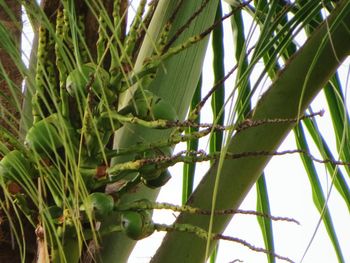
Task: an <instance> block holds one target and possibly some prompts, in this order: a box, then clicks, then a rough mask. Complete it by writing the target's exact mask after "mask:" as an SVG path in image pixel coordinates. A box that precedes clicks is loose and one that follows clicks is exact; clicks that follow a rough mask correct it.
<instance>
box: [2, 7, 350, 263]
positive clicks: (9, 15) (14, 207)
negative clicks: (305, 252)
mask: <svg viewBox="0 0 350 263" xmlns="http://www.w3.org/2000/svg"><path fill="white" fill-rule="evenodd" d="M14 2H15V3H16V4H14ZM228 2H229V4H230V12H229V13H227V14H226V15H223V13H222V3H221V2H219V1H218V0H203V1H183V0H176V1H167V0H154V1H146V0H141V1H139V2H137V4H136V2H131V1H125V0H115V1H97V0H79V1H70V0H54V1H41V3H40V5H39V4H37V3H36V1H21V2H19V1H18V2H17V1H0V3H1V6H2V10H3V11H2V12H1V13H0V20H1V23H0V30H1V33H2V34H1V35H2V38H1V40H0V45H1V50H0V51H1V53H0V58H1V78H2V82H1V90H2V94H1V95H2V98H1V101H2V104H1V105H2V112H3V113H4V114H2V116H1V117H2V119H1V121H2V123H4V124H2V128H1V131H2V132H1V142H2V143H1V148H0V150H1V156H2V160H1V162H0V171H1V180H0V182H1V186H2V191H1V210H0V211H1V214H0V216H1V233H2V235H1V237H2V238H1V240H0V241H1V243H2V244H4V246H5V245H6V246H7V247H8V248H9V249H6V250H5V249H2V250H1V257H0V258H1V259H3V262H13V261H11V257H12V260H13V259H14V258H13V256H12V255H13V253H15V254H19V259H18V260H17V259H16V260H17V261H20V260H21V261H22V262H32V261H37V262H51V261H52V262H79V261H82V262H94V261H96V262H126V261H127V259H128V257H129V255H130V253H131V250H132V248H133V247H134V245H135V243H136V242H137V241H138V240H141V239H143V238H146V237H148V236H149V235H151V234H152V233H154V232H155V231H166V232H167V233H166V236H165V238H164V240H163V242H162V244H161V246H160V247H159V249H158V250H157V252H156V253H155V254H154V256H153V257H152V259H151V262H154V263H156V262H203V261H205V259H207V258H209V257H210V256H211V255H214V256H213V257H212V259H213V260H215V259H214V258H215V247H216V245H217V241H218V240H220V239H226V240H230V241H234V242H239V243H241V244H243V245H245V246H247V247H249V248H251V249H252V250H255V251H257V252H264V253H265V254H266V255H267V259H268V261H269V262H275V260H276V259H277V258H279V259H282V260H285V261H291V259H289V258H287V257H284V256H283V255H279V254H277V253H276V252H275V250H274V242H273V232H272V221H273V220H278V218H276V217H273V216H271V215H270V211H269V200H268V194H267V191H268V188H267V186H266V184H265V175H264V174H263V172H264V167H265V166H266V164H267V163H268V162H269V160H270V159H271V158H272V157H273V156H274V155H283V154H288V153H298V154H300V156H301V159H302V161H303V163H304V167H305V171H306V172H307V175H308V177H309V180H310V185H311V187H312V189H313V194H314V196H313V198H314V204H315V207H316V208H317V209H318V210H319V211H320V215H321V218H322V223H323V224H324V225H325V227H326V229H327V233H328V235H329V238H330V240H331V242H332V244H333V248H334V250H335V252H336V255H337V258H338V261H339V262H345V259H344V256H343V253H342V251H341V249H340V245H339V241H338V238H337V235H336V233H335V230H334V226H333V223H332V219H331V215H330V213H329V211H328V208H327V196H324V194H323V190H322V187H321V185H320V183H319V178H318V174H317V173H316V170H315V168H314V162H321V163H324V164H325V166H326V168H327V170H328V171H329V172H330V174H331V176H332V177H331V181H332V185H333V184H334V187H335V189H336V190H337V191H338V192H339V193H340V195H341V196H342V197H343V200H344V201H345V204H346V205H348V206H349V200H350V199H349V196H350V195H349V189H348V185H347V183H346V178H345V177H346V175H345V174H347V173H348V172H349V171H348V160H349V154H350V152H348V149H347V148H346V145H347V140H348V115H347V111H346V109H345V106H344V105H345V96H344V92H345V91H344V84H342V83H343V82H342V81H341V78H340V76H339V74H338V69H339V67H340V66H341V65H342V63H343V61H344V60H345V59H346V58H347V56H348V54H349V52H350V45H349V43H350V33H349V29H348V26H347V25H348V24H349V22H350V3H349V2H348V1H346V0H344V1H320V2H318V1H294V2H289V1H280V0H276V1H264V0H257V1H246V2H240V1H228ZM21 6H22V7H23V10H25V12H26V13H27V14H28V17H29V21H30V24H31V26H32V28H33V30H34V32H35V35H36V37H35V38H34V40H33V44H32V51H31V52H32V55H31V58H30V61H29V67H28V68H27V67H26V66H25V65H24V62H23V59H22V57H21V49H20V40H19V34H20V32H21V30H22V26H23V25H22V22H21V19H20V7H21ZM243 16H244V17H245V18H243ZM247 17H249V19H251V21H252V24H253V25H254V27H256V30H254V32H259V33H258V35H257V36H254V40H252V36H251V35H250V34H249V33H248V34H247V30H245V26H246V21H247V20H246V19H248V18H247ZM224 20H226V21H230V23H231V31H232V33H233V34H232V38H233V42H234V50H235V57H234V58H232V59H235V61H236V62H237V65H236V66H235V67H234V68H233V69H227V68H226V69H225V65H224V62H223V61H224V60H223V58H224V51H225V50H227V49H228V48H232V47H227V46H225V43H224V41H223V29H222V22H223V21H224ZM128 21H131V23H128ZM9 29H10V30H9ZM210 35H212V46H213V56H214V64H213V74H214V76H215V84H214V86H213V88H212V89H211V90H210V92H209V93H207V94H202V95H201V91H203V87H202V85H201V81H200V79H201V72H202V67H203V60H204V57H205V55H206V52H207V45H208V39H209V36H210ZM301 35H302V36H303V37H304V38H305V39H306V40H305V41H302V43H300V42H297V40H298V38H299V37H300V36H301ZM252 41H254V43H253V44H252ZM261 63H262V64H263V65H264V67H263V71H262V72H261V73H260V74H259V75H258V77H257V78H256V77H255V75H256V67H257V65H258V64H261ZM232 74H235V84H234V88H233V89H231V90H228V88H227V87H225V81H226V79H227V78H228V77H230V76H231V75H232ZM266 78H268V79H270V80H271V85H270V86H269V87H268V89H267V90H266V91H265V92H264V93H263V95H262V96H260V97H259V98H258V100H256V95H257V93H258V92H259V89H260V86H261V85H262V83H263V81H264V80H265V79H266ZM23 80H24V83H25V85H24V90H23V92H20V91H21V90H22V81H23ZM321 90H322V91H323V92H324V94H325V96H326V100H327V103H328V105H329V111H330V115H331V119H332V121H333V127H332V128H333V129H334V134H335V136H336V141H337V153H336V154H337V155H339V159H336V158H334V157H333V155H334V154H335V153H332V152H331V151H330V148H329V145H328V144H327V140H326V139H325V138H324V135H323V134H322V132H321V131H320V130H319V129H318V128H317V117H318V116H319V115H322V112H313V111H312V108H310V106H309V105H310V103H311V101H312V100H313V99H314V98H315V96H316V95H317V94H318V93H319V92H320V91H321ZM225 91H226V95H225ZM209 98H210V99H211V107H212V110H213V116H214V118H213V119H214V121H213V122H212V123H210V124H204V123H200V122H199V120H200V117H201V109H202V107H203V105H204V104H205V103H206V102H207V100H208V99H209ZM225 115H226V118H227V122H226V123H224V119H225V118H224V116H225ZM292 130H294V133H295V139H296V142H297V145H298V149H295V150H290V151H285V152H277V148H278V146H279V145H280V144H281V143H282V142H283V140H284V138H285V137H286V136H287V135H288V134H289V133H290V132H291V131H292ZM305 130H307V132H308V133H309V134H310V135H311V136H310V138H311V139H309V140H308V141H307V139H306V137H305ZM223 135H225V137H223ZM205 136H209V137H210V149H209V150H208V151H207V152H204V151H201V150H200V149H198V140H199V139H200V138H203V137H205ZM184 141H185V142H187V147H188V148H187V150H186V151H183V152H180V153H178V154H172V151H173V148H174V146H176V145H177V144H178V143H179V142H184ZM311 141H312V143H313V144H314V145H316V147H317V148H318V151H319V153H320V154H321V155H322V159H316V158H315V157H314V155H313V154H311V153H310V150H309V145H310V144H311ZM199 161H210V169H209V170H208V171H207V172H206V174H205V175H204V177H203V179H202V180H201V182H200V183H199V185H198V186H197V187H196V188H195V189H193V177H194V171H195V164H196V162H199ZM178 162H184V163H185V165H184V172H183V182H184V184H183V191H182V192H183V194H182V199H183V203H184V204H183V205H182V206H175V205H171V204H164V203H157V202H155V198H156V196H157V194H158V193H159V189H160V188H161V187H162V186H163V185H164V184H166V182H167V181H168V180H169V179H170V177H171V174H170V173H169V170H168V167H169V166H172V165H174V164H175V163H178ZM338 166H344V169H339V168H338ZM254 185H256V187H257V189H258V211H256V212H254V214H256V215H257V216H259V223H260V226H261V232H262V234H263V236H264V241H265V248H256V247H254V246H253V245H252V244H250V243H248V242H246V241H244V240H241V239H237V238H233V237H228V236H224V235H222V233H223V231H224V229H225V227H226V226H227V224H228V223H229V221H230V220H231V218H232V216H233V214H234V213H236V212H238V211H239V210H238V209H239V206H240V204H241V203H242V201H243V200H244V197H245V196H246V195H247V193H248V191H249V190H250V189H251V188H252V187H253V186H254ZM164 208H166V209H170V210H174V211H177V212H180V215H179V216H178V217H177V219H176V221H175V223H171V224H168V225H163V224H157V223H155V222H153V221H152V217H151V214H152V211H154V210H156V209H164ZM284 220H287V221H293V220H292V219H288V218H284ZM34 240H36V242H35V241H34ZM2 247H3V246H2ZM213 251H214V252H213Z"/></svg>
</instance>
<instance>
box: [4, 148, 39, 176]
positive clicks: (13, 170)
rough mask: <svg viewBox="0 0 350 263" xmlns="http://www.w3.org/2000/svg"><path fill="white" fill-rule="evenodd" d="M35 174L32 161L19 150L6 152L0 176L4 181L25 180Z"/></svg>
mask: <svg viewBox="0 0 350 263" xmlns="http://www.w3.org/2000/svg"><path fill="white" fill-rule="evenodd" d="M34 175H35V172H34V167H33V166H32V165H31V163H30V161H29V160H28V159H26V158H25V156H24V155H23V154H22V153H21V152H20V151H18V150H13V151H11V152H9V153H8V154H6V155H5V156H4V157H3V158H2V160H1V161H0V176H2V177H3V179H4V181H5V182H7V181H10V180H11V181H15V182H19V181H20V182H23V181H24V180H27V179H28V178H33V177H34Z"/></svg>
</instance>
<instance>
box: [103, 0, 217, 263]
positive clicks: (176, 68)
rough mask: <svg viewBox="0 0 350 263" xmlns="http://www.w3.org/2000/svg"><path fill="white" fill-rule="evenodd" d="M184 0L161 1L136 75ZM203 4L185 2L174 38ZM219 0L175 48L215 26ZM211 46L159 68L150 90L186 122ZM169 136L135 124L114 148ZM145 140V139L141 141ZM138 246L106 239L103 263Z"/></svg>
mask: <svg viewBox="0 0 350 263" xmlns="http://www.w3.org/2000/svg"><path fill="white" fill-rule="evenodd" d="M179 2H180V1H166V0H163V1H160V2H159V4H158V7H157V10H156V12H155V14H154V17H153V19H152V22H151V25H150V27H149V30H148V35H147V37H146V38H145V40H144V42H143V44H142V47H141V50H140V53H139V56H138V59H137V61H136V65H135V72H137V71H138V70H140V68H141V65H142V63H143V61H144V59H145V58H146V57H147V56H149V55H150V54H151V53H152V51H153V49H154V43H155V41H156V39H158V38H159V32H160V31H161V30H162V28H163V27H164V25H165V23H166V22H167V20H168V19H169V17H170V15H171V14H172V13H173V12H174V10H175V8H176V6H177V4H178V3H179ZM200 2H201V1H183V3H182V6H181V9H180V10H179V13H178V15H177V16H176V18H175V21H174V22H173V26H172V28H171V31H170V38H171V36H172V35H174V33H175V32H176V31H177V29H178V28H180V27H181V26H182V25H184V24H185V23H186V21H187V20H188V18H189V17H191V16H192V15H193V13H194V12H195V11H196V10H198V8H199V7H200V6H201V3H200ZM217 4H218V1H217V0H215V1H209V2H208V4H207V6H206V7H205V8H204V10H203V11H202V12H201V14H200V15H199V16H198V17H197V18H196V19H195V20H194V21H193V22H191V24H190V25H189V27H188V29H186V30H185V32H184V33H183V34H182V35H180V37H179V38H178V39H177V40H176V42H175V43H174V45H176V44H179V43H183V42H184V41H185V40H187V39H188V38H190V37H192V36H196V35H198V34H200V33H201V32H203V31H204V30H205V29H207V28H208V27H209V26H211V25H212V24H213V22H214V18H215V12H216V9H217ZM206 47H207V39H204V40H202V41H201V42H199V43H196V44H195V45H194V46H193V47H190V48H188V49H186V50H184V51H182V52H181V53H179V54H176V55H175V56H174V57H171V58H170V59H167V60H166V61H164V63H161V65H160V66H159V69H158V72H157V75H156V77H155V79H154V81H153V82H152V83H151V84H150V86H149V87H148V89H149V90H151V91H152V92H153V93H155V94H157V95H158V96H160V97H162V98H163V99H165V100H167V101H168V102H169V103H170V104H171V105H173V106H174V109H175V110H176V112H177V114H178V117H179V120H183V119H184V118H185V115H186V113H187V110H188V108H189V105H190V103H191V98H192V96H193V94H194V92H195V89H196V85H197V83H198V80H199V76H200V73H201V68H202V65H203V60H204V55H205V52H206ZM128 92H129V91H127V94H125V95H124V104H126V103H127V102H128V99H129V98H130V96H129V95H130V93H128ZM167 135H169V131H167V132H164V131H156V130H150V129H145V128H142V127H137V126H135V125H125V127H124V128H122V129H120V130H119V131H118V132H117V133H116V135H115V143H114V147H115V148H116V149H118V148H126V147H128V146H130V145H135V142H144V141H148V142H152V141H158V140H159V138H162V137H164V136H167ZM140 138H141V139H140ZM132 157H133V156H127V157H123V158H117V159H116V160H115V162H119V161H126V160H130V159H131V158H132ZM158 193H159V190H150V189H149V188H146V187H143V186H141V187H139V188H138V189H137V192H136V193H131V194H127V195H125V196H123V198H122V200H121V202H125V203H126V202H130V201H132V200H137V199H140V198H147V199H149V200H155V199H156V197H157V195H158ZM117 220H118V219H117V218H110V223H111V224H115V222H116V221H117ZM135 244H136V242H135V241H133V240H131V239H129V238H127V237H126V236H125V235H124V234H121V233H112V234H110V235H108V236H106V237H104V238H103V240H102V243H101V247H102V249H101V251H100V256H101V258H102V262H126V261H127V259H128V257H129V254H130V252H131V250H132V248H133V247H134V245H135Z"/></svg>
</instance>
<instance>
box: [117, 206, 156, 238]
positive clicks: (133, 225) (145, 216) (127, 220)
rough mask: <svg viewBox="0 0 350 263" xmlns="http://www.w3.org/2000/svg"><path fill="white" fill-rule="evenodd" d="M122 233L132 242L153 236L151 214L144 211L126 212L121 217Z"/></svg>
mask: <svg viewBox="0 0 350 263" xmlns="http://www.w3.org/2000/svg"><path fill="white" fill-rule="evenodd" d="M121 223H122V228H123V230H124V233H125V234H126V235H127V236H128V237H129V238H131V239H133V240H140V239H143V238H145V237H148V236H149V235H151V234H153V232H154V226H153V223H152V216H151V214H150V213H149V212H148V211H146V210H142V211H126V212H123V214H122V217H121Z"/></svg>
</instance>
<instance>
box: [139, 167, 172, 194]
mask: <svg viewBox="0 0 350 263" xmlns="http://www.w3.org/2000/svg"><path fill="white" fill-rule="evenodd" d="M170 179H171V174H170V172H169V170H168V169H166V170H165V171H163V172H161V173H160V175H159V176H158V177H156V178H154V179H146V178H144V177H142V176H141V181H142V182H143V183H144V185H146V186H147V187H149V188H151V189H155V188H159V187H162V186H163V185H165V184H166V183H167V182H168V181H169V180H170Z"/></svg>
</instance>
